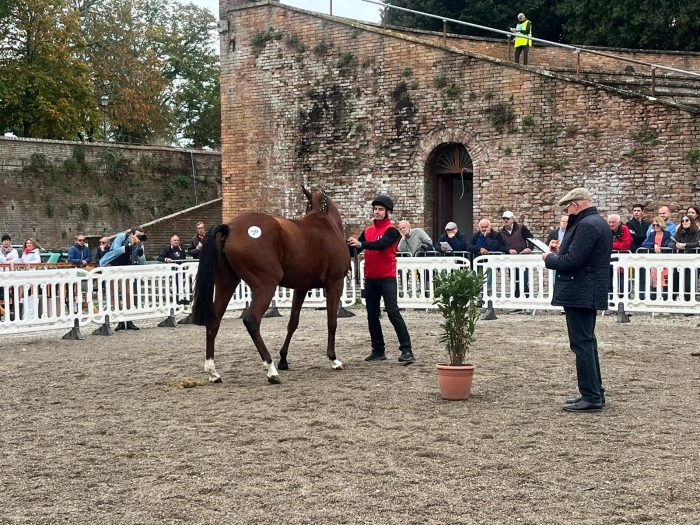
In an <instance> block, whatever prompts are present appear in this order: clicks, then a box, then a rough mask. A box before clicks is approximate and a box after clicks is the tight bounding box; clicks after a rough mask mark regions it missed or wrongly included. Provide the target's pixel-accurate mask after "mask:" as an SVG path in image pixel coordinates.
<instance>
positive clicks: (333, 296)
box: [326, 277, 345, 370]
mask: <svg viewBox="0 0 700 525" xmlns="http://www.w3.org/2000/svg"><path fill="white" fill-rule="evenodd" d="M344 282H345V277H343V278H342V279H340V280H339V281H338V282H335V283H333V284H331V285H329V286H327V287H326V314H327V316H328V346H327V349H326V355H328V359H330V360H331V366H332V367H333V370H343V369H344V368H345V365H343V363H342V362H341V361H340V359H338V358H337V356H336V355H335V331H336V328H337V327H338V306H339V305H340V294H341V293H342V292H343V284H344Z"/></svg>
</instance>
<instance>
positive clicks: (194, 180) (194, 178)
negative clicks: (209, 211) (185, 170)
mask: <svg viewBox="0 0 700 525" xmlns="http://www.w3.org/2000/svg"><path fill="white" fill-rule="evenodd" d="M190 163H191V164H192V191H193V192H194V205H195V206H197V169H196V168H195V164H194V153H193V152H192V151H190Z"/></svg>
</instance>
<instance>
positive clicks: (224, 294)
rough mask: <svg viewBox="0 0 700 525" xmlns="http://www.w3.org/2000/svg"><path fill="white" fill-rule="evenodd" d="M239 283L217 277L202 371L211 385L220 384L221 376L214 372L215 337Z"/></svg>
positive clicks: (236, 279) (234, 278)
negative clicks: (207, 376)
mask: <svg viewBox="0 0 700 525" xmlns="http://www.w3.org/2000/svg"><path fill="white" fill-rule="evenodd" d="M239 282H241V280H240V279H239V278H237V277H235V276H232V275H230V274H227V275H226V276H225V277H224V278H221V279H219V278H218V276H217V282H216V297H215V299H214V307H213V313H212V320H211V322H210V323H209V324H208V325H207V351H206V358H205V360H204V371H205V372H206V373H207V374H208V375H209V381H210V382H212V383H221V376H220V375H219V372H217V371H216V366H215V365H214V341H215V340H216V335H217V334H218V333H219V327H220V326H221V319H222V317H223V316H224V314H225V313H226V307H227V306H228V303H229V301H230V300H231V297H232V296H233V292H234V291H235V290H236V286H238V283H239Z"/></svg>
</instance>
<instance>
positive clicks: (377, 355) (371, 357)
mask: <svg viewBox="0 0 700 525" xmlns="http://www.w3.org/2000/svg"><path fill="white" fill-rule="evenodd" d="M365 361H386V354H385V353H384V352H382V353H381V354H380V353H379V352H375V351H374V350H372V353H371V354H369V355H368V356H367V357H365Z"/></svg>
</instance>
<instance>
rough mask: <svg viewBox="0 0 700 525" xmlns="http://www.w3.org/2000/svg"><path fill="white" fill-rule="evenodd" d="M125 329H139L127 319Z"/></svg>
mask: <svg viewBox="0 0 700 525" xmlns="http://www.w3.org/2000/svg"><path fill="white" fill-rule="evenodd" d="M126 329H127V330H141V329H140V328H139V327H138V326H136V325H135V324H134V323H133V322H131V321H127V322H126Z"/></svg>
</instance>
